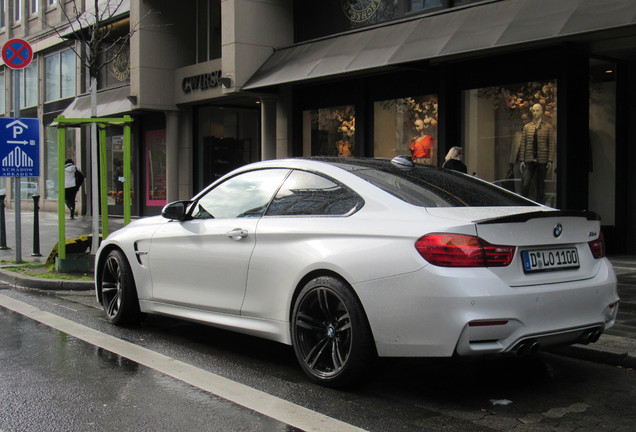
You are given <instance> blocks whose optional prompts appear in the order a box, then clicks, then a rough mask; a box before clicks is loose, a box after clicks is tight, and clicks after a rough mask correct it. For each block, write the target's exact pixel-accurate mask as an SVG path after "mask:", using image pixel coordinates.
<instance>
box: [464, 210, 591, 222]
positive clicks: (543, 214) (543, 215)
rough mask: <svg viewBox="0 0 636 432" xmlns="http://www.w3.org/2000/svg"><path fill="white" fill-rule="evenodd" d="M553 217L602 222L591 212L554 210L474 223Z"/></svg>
mask: <svg viewBox="0 0 636 432" xmlns="http://www.w3.org/2000/svg"><path fill="white" fill-rule="evenodd" d="M551 217H584V218H586V219H587V220H592V221H600V220H601V217H600V216H599V215H598V214H597V213H594V212H593V211H589V210H552V211H535V212H528V213H519V214H513V215H508V216H498V217H495V218H489V219H481V220H476V221H474V222H475V223H476V224H478V225H487V224H496V223H514V222H527V221H529V220H530V219H539V218H551Z"/></svg>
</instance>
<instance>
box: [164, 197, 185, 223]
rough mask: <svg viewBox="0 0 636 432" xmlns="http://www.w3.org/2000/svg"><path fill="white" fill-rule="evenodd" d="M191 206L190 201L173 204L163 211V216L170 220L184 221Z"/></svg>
mask: <svg viewBox="0 0 636 432" xmlns="http://www.w3.org/2000/svg"><path fill="white" fill-rule="evenodd" d="M189 204H190V201H175V202H171V203H170V204H167V205H166V206H165V207H164V208H163V210H161V216H163V217H165V218H166V219H170V220H178V221H183V220H185V218H186V209H187V207H188V205H189Z"/></svg>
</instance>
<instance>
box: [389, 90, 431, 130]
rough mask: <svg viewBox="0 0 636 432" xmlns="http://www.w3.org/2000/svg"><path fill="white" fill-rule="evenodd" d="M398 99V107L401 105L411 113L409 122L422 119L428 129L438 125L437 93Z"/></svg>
mask: <svg viewBox="0 0 636 432" xmlns="http://www.w3.org/2000/svg"><path fill="white" fill-rule="evenodd" d="M398 101H399V102H398V109H400V105H401V106H403V107H404V109H405V110H406V111H407V112H408V113H409V114H410V115H409V119H408V120H407V121H408V123H409V124H413V122H414V121H415V120H419V119H421V120H422V121H423V122H424V127H425V128H426V129H428V128H434V127H437V95H427V96H420V97H417V98H412V97H407V98H403V99H398Z"/></svg>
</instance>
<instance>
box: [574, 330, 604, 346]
mask: <svg viewBox="0 0 636 432" xmlns="http://www.w3.org/2000/svg"><path fill="white" fill-rule="evenodd" d="M602 333H603V332H602V331H601V330H598V329H596V330H588V331H586V332H585V333H583V334H582V335H581V336H579V339H578V340H577V342H578V343H581V344H584V345H588V344H590V343H594V342H596V341H598V338H600V337H601V334H602Z"/></svg>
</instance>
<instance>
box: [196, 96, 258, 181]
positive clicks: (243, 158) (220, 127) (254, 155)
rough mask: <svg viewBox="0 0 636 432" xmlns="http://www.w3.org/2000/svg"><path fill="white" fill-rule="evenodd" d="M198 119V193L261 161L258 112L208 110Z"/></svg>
mask: <svg viewBox="0 0 636 432" xmlns="http://www.w3.org/2000/svg"><path fill="white" fill-rule="evenodd" d="M195 118H196V119H195V122H196V124H197V127H196V142H197V145H196V149H195V151H196V156H195V160H196V162H195V167H196V177H195V185H194V188H195V189H202V188H204V187H205V186H207V185H209V184H210V183H212V182H213V181H215V180H217V179H219V178H220V177H221V176H223V175H224V174H227V173H228V172H230V171H232V170H233V169H236V168H239V167H241V166H243V165H245V164H248V163H250V162H254V161H256V160H258V159H259V146H260V142H259V133H260V130H259V112H258V110H253V109H234V108H224V107H211V106H205V107H200V108H197V112H196V117H195Z"/></svg>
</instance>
